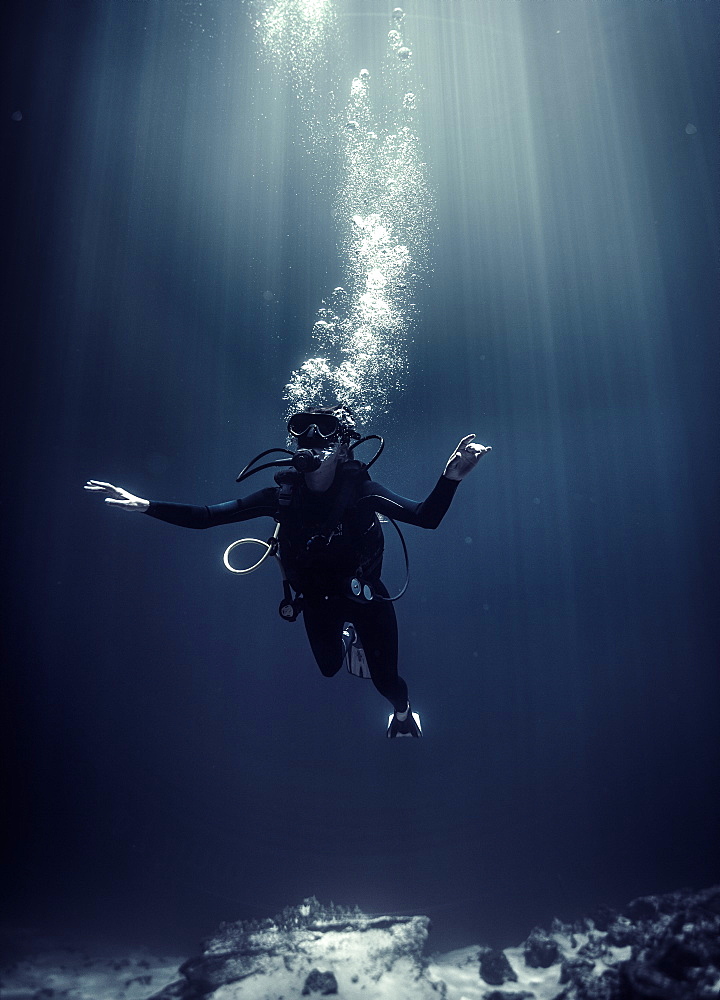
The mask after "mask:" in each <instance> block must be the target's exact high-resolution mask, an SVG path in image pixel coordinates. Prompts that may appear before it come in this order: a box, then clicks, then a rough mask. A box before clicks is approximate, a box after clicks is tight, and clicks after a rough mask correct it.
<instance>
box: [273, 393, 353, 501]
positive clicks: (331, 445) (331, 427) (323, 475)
mask: <svg viewBox="0 0 720 1000" xmlns="http://www.w3.org/2000/svg"><path fill="white" fill-rule="evenodd" d="M288 432H289V434H290V436H291V437H294V438H295V439H296V441H297V446H298V447H297V451H296V452H295V460H294V461H293V465H294V466H295V467H296V468H298V469H299V471H300V472H302V473H304V475H305V482H306V484H307V486H308V487H309V488H310V489H311V490H312V491H313V492H316V493H322V492H324V491H325V490H327V489H329V488H330V486H332V483H333V480H334V478H335V473H336V471H337V468H338V466H339V465H342V463H343V462H346V461H347V459H348V458H349V457H350V447H349V446H350V442H351V441H352V440H353V439H355V440H359V439H360V435H359V434H358V433H357V431H356V430H355V421H354V419H353V416H352V413H351V412H350V410H348V408H347V407H344V406H340V405H337V406H324V407H313V408H309V409H307V410H303V411H302V412H300V413H294V414H293V415H292V416H291V417H290V420H289V421H288ZM318 463H319V464H318Z"/></svg>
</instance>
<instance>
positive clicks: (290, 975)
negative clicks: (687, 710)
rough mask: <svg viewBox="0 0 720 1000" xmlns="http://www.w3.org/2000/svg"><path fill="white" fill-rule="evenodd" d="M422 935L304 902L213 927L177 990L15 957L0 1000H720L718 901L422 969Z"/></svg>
mask: <svg viewBox="0 0 720 1000" xmlns="http://www.w3.org/2000/svg"><path fill="white" fill-rule="evenodd" d="M428 926H429V921H428V919H427V917H400V916H384V917H370V916H367V915H366V914H363V913H361V912H360V911H359V910H357V909H355V910H349V909H344V908H338V907H334V906H330V907H323V906H321V905H320V903H318V901H317V900H316V899H314V898H312V899H307V900H305V902H304V903H302V904H301V905H300V906H295V907H289V908H287V909H286V910H284V911H283V912H282V913H281V914H279V915H278V916H277V917H275V918H273V919H272V920H270V919H268V920H263V921H240V922H238V923H231V924H222V925H221V926H220V928H219V930H218V932H217V933H216V934H215V935H214V936H213V937H211V938H210V939H209V940H207V941H206V942H205V943H204V944H203V945H202V950H201V952H200V954H199V955H197V956H196V957H194V958H190V959H188V961H186V962H184V963H183V964H182V965H181V966H180V970H179V976H178V973H177V972H175V971H174V970H175V968H176V966H177V963H176V964H175V965H171V964H170V963H169V960H151V959H148V958H147V957H146V958H142V959H139V958H134V959H122V960H119V961H118V960H107V961H106V960H99V959H89V958H88V957H87V956H80V955H78V954H75V955H70V954H69V953H62V954H61V955H58V954H56V955H55V956H49V955H44V956H36V957H35V958H33V959H32V960H31V959H28V958H27V957H26V958H24V959H22V960H16V961H15V962H14V963H12V964H11V965H8V964H6V965H5V966H4V967H3V968H2V970H0V998H1V1000H46V998H64V1000H300V998H301V997H310V998H318V997H337V998H338V1000H361V998H362V1000H430V998H433V1000H720V887H715V888H712V889H706V890H703V891H700V892H693V891H690V890H680V891H678V892H672V893H667V894H665V895H658V896H644V897H641V898H640V899H635V900H633V901H632V902H631V903H629V904H628V905H627V906H625V907H623V908H621V909H619V910H614V909H611V908H609V907H606V906H605V907H602V908H599V909H598V910H597V911H596V912H595V913H594V914H593V915H592V916H590V917H587V918H585V919H582V920H577V921H575V922H573V923H572V924H567V923H562V922H561V921H558V920H556V921H553V924H552V926H551V928H550V930H543V929H541V928H538V927H536V928H535V929H534V930H533V931H532V932H531V933H530V934H529V935H528V937H527V939H526V940H525V941H524V942H523V943H522V944H520V945H519V946H518V947H516V948H506V949H504V950H498V949H493V948H490V947H488V946H486V945H483V946H481V945H474V946H472V947H468V948H462V949H460V950H458V951H454V952H450V953H449V954H446V955H438V956H434V957H432V958H427V957H426V956H425V955H424V949H425V944H426V941H427V936H428ZM152 988H154V992H152V993H151V989H152ZM158 990H159V991H158Z"/></svg>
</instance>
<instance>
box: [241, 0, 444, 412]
mask: <svg viewBox="0 0 720 1000" xmlns="http://www.w3.org/2000/svg"><path fill="white" fill-rule="evenodd" d="M263 11H264V14H263V18H262V19H261V20H260V21H259V27H260V28H261V31H262V34H263V37H264V40H265V44H266V45H268V46H269V47H271V48H272V47H274V48H275V49H278V50H283V51H284V50H285V49H286V48H287V46H288V45H289V44H291V43H292V44H291V49H292V58H293V60H294V63H293V72H294V73H296V74H299V75H300V76H302V74H303V73H305V76H304V77H302V78H303V80H304V83H303V86H304V87H306V88H308V90H311V88H312V83H311V79H310V77H311V72H312V65H313V63H315V64H317V63H319V62H320V57H319V48H318V47H319V46H321V45H322V44H324V39H326V38H327V33H328V31H330V26H331V25H333V26H335V21H334V18H333V15H332V10H331V7H330V5H329V3H328V0H276V3H274V4H270V5H267V6H266V7H264V8H263ZM314 19H316V20H314ZM308 23H309V24H312V25H315V28H316V30H315V32H314V33H313V32H305V28H304V26H305V25H307V24H308ZM321 23H322V25H324V27H321ZM404 23H405V14H404V12H403V10H402V9H401V8H399V7H398V8H395V9H394V10H393V12H392V14H391V17H390V24H389V31H388V35H387V48H386V57H385V64H384V66H383V71H382V74H381V76H380V86H379V91H380V93H379V94H378V95H377V96H375V94H374V88H375V81H374V79H373V74H372V73H371V72H370V70H369V69H368V68H365V67H363V68H361V69H360V70H359V71H358V75H357V76H356V77H355V78H354V79H353V80H352V83H351V86H350V94H349V97H348V101H347V105H346V108H345V113H344V115H340V116H339V117H338V118H337V120H336V122H335V128H336V138H337V140H338V143H339V149H340V156H341V158H342V180H341V181H340V183H339V185H338V189H337V191H336V194H335V198H334V215H335V220H336V223H337V226H338V230H339V233H340V239H339V249H340V258H341V265H342V270H343V286H342V287H338V288H336V289H335V290H334V291H333V292H332V294H331V295H329V296H328V297H327V299H326V300H325V301H324V302H323V303H322V306H321V308H320V309H319V311H318V314H317V320H316V322H315V325H314V326H313V329H312V334H311V343H312V350H313V352H314V356H312V357H309V358H307V360H306V361H304V362H303V364H302V365H301V366H300V368H299V369H297V370H296V371H295V372H293V374H292V376H291V377H290V380H289V382H288V383H287V385H286V386H285V391H284V400H285V402H286V404H287V412H288V414H289V413H292V412H296V411H297V410H299V409H302V408H304V407H307V406H311V405H321V404H324V403H326V402H330V401H334V400H338V401H339V402H341V403H344V404H346V405H348V406H350V407H351V408H352V409H353V410H354V411H355V412H356V414H357V416H358V417H359V418H360V419H362V420H369V419H372V418H376V417H378V416H380V415H382V414H385V413H387V412H388V410H389V409H390V406H391V404H392V400H393V398H395V397H396V396H397V393H398V391H399V390H400V389H401V388H402V387H403V385H404V382H405V376H406V372H407V365H408V358H407V344H408V338H409V333H410V330H411V326H412V321H413V316H414V306H413V304H412V303H413V298H414V293H415V290H416V288H417V283H418V280H419V278H420V277H422V275H423V273H424V272H425V270H426V268H427V260H428V245H429V234H430V232H431V230H432V228H433V225H434V221H433V219H434V214H433V201H432V197H431V194H430V191H429V188H428V183H427V171H426V165H425V163H424V162H423V159H422V152H421V147H420V141H419V137H418V132H417V127H416V104H417V101H416V96H415V95H416V92H417V88H416V87H415V86H414V85H413V84H412V80H413V77H414V65H413V62H414V61H413V55H412V48H411V46H410V45H409V44H408V40H407V39H406V37H405V33H404ZM298 32H300V34H298ZM303 46H304V48H303Z"/></svg>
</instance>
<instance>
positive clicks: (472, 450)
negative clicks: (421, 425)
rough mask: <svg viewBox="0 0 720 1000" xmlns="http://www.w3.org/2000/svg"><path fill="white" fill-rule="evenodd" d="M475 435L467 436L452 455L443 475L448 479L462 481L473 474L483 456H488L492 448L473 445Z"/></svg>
mask: <svg viewBox="0 0 720 1000" xmlns="http://www.w3.org/2000/svg"><path fill="white" fill-rule="evenodd" d="M474 438H475V435H474V434H466V435H465V437H464V438H463V439H462V441H461V442H460V444H459V445H458V446H457V448H456V449H455V451H454V452H453V453H452V455H451V456H450V458H449V459H448V461H447V465H446V466H445V471H444V472H443V475H444V476H445V478H446V479H454V480H456V481H458V482H459V481H460V480H461V479H464V478H465V476H467V474H468V472H472V470H473V469H474V468H475V466H476V465H477V464H478V462H479V461H480V459H481V458H482V457H483V455H486V454H487V453H488V452H489V451H492V448H490V447H488V446H487V445H484V444H473V443H472V442H473V439H474Z"/></svg>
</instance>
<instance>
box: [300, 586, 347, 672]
mask: <svg viewBox="0 0 720 1000" xmlns="http://www.w3.org/2000/svg"><path fill="white" fill-rule="evenodd" d="M336 603H337V602H335V601H317V602H316V601H308V600H307V599H306V601H305V605H304V607H303V620H304V622H305V631H306V632H307V637H308V641H309V642H310V648H311V649H312V653H313V656H314V657H315V661H316V663H317V665H318V666H319V667H320V671H321V673H322V674H323V676H324V677H334V676H335V674H336V673H337V672H338V670H339V669H340V667H341V666H342V665H343V660H344V658H345V644H344V642H343V637H342V635H343V625H344V624H345V622H346V621H347V619H346V618H345V617H344V615H343V611H342V609H339V608H338V607H336Z"/></svg>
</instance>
